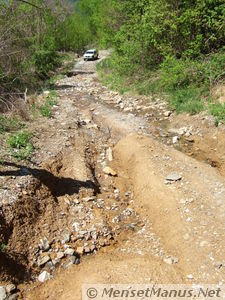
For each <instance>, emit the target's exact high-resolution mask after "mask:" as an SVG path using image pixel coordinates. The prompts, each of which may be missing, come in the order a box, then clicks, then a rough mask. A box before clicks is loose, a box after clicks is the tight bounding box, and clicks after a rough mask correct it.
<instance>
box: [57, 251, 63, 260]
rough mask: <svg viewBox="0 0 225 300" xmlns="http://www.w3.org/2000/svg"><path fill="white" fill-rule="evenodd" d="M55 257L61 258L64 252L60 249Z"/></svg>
mask: <svg viewBox="0 0 225 300" xmlns="http://www.w3.org/2000/svg"><path fill="white" fill-rule="evenodd" d="M56 257H57V259H62V258H63V257H64V253H63V252H62V251H60V252H58V253H57V256H56Z"/></svg>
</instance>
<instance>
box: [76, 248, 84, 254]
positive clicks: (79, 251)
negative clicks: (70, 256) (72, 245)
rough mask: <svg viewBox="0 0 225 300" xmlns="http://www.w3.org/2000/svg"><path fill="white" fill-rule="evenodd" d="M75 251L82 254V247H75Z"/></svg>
mask: <svg viewBox="0 0 225 300" xmlns="http://www.w3.org/2000/svg"><path fill="white" fill-rule="evenodd" d="M76 253H77V254H79V255H82V254H83V253H84V247H77V249H76Z"/></svg>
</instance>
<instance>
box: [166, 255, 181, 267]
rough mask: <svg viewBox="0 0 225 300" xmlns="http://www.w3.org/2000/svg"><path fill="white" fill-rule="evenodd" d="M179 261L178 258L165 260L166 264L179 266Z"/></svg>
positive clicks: (171, 257)
mask: <svg viewBox="0 0 225 300" xmlns="http://www.w3.org/2000/svg"><path fill="white" fill-rule="evenodd" d="M178 261H179V259H178V258H177V257H173V256H170V257H166V258H164V262H165V263H167V264H169V265H172V264H177V263H178Z"/></svg>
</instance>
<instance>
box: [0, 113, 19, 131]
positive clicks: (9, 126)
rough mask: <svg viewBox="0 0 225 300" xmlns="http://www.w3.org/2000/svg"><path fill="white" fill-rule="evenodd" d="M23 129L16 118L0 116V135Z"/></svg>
mask: <svg viewBox="0 0 225 300" xmlns="http://www.w3.org/2000/svg"><path fill="white" fill-rule="evenodd" d="M22 127H24V124H22V123H21V122H20V121H19V119H18V118H17V117H7V116H3V115H0V133H4V132H9V131H14V130H18V129H20V128H22Z"/></svg>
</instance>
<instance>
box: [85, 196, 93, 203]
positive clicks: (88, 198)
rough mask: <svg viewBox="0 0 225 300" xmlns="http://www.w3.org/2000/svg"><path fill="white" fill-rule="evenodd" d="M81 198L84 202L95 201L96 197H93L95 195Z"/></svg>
mask: <svg viewBox="0 0 225 300" xmlns="http://www.w3.org/2000/svg"><path fill="white" fill-rule="evenodd" d="M82 200H83V201H84V202H91V201H95V200H96V198H95V196H89V197H86V198H83V199H82Z"/></svg>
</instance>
